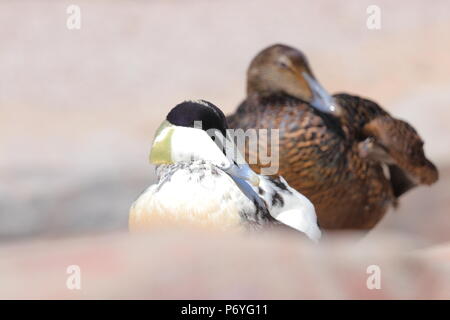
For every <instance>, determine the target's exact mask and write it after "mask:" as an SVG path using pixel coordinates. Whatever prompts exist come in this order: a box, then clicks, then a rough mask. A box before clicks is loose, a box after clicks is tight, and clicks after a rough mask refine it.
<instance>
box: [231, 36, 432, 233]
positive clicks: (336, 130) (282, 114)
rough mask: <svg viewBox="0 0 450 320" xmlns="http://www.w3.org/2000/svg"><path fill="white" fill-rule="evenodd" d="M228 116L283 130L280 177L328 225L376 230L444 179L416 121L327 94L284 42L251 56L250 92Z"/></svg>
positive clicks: (240, 123) (239, 124) (237, 124)
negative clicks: (393, 210) (406, 198)
mask: <svg viewBox="0 0 450 320" xmlns="http://www.w3.org/2000/svg"><path fill="white" fill-rule="evenodd" d="M227 120H228V123H229V125H230V128H234V129H236V128H241V129H244V130H246V129H260V128H276V129H279V130H280V141H279V146H278V147H279V151H280V159H279V162H280V170H279V174H280V175H282V176H284V177H285V178H286V180H287V182H288V183H289V184H290V185H291V186H292V187H293V188H295V189H296V190H298V191H299V192H301V193H302V194H304V195H305V196H306V197H308V198H309V199H310V200H311V201H312V202H313V203H314V205H315V208H316V212H317V217H318V221H319V224H320V226H321V228H324V229H359V230H368V229H371V228H373V227H374V226H375V225H376V224H377V223H378V222H379V221H380V219H381V218H382V217H383V216H384V214H385V213H386V211H387V210H388V208H390V207H395V206H396V205H397V201H398V198H399V197H400V196H401V195H402V194H403V193H405V192H406V191H408V190H409V189H411V188H413V187H415V186H417V185H420V184H426V185H431V184H433V183H434V182H435V181H436V180H437V179H438V171H437V169H436V167H435V166H434V164H433V163H432V162H430V161H429V160H428V159H427V158H426V156H425V154H424V150H423V140H422V139H421V138H420V136H419V135H418V133H417V132H416V130H415V129H414V128H413V127H412V126H411V125H409V124H408V123H407V122H405V121H402V120H399V119H396V118H394V117H392V116H391V115H390V114H389V113H388V112H386V111H385V110H383V109H382V108H381V107H380V106H379V105H378V104H376V103H375V102H373V101H370V100H368V99H364V98H361V97H358V96H353V95H349V94H345V93H341V94H335V95H333V96H331V95H329V94H328V93H327V91H326V90H325V89H324V88H323V87H322V86H321V85H320V83H319V82H318V81H317V79H316V77H315V76H314V75H313V73H312V71H311V68H310V66H309V64H308V62H307V59H306V57H305V55H304V54H303V53H302V52H300V51H299V50H297V49H295V48H292V47H289V46H286V45H280V44H278V45H273V46H271V47H268V48H266V49H264V50H263V51H261V52H260V53H259V54H258V55H257V56H256V57H255V58H254V59H253V61H252V62H251V64H250V66H249V68H248V71H247V97H246V99H245V100H244V102H242V103H241V104H240V106H239V107H238V109H237V111H236V112H235V113H234V114H232V115H230V116H229V117H228V118H227ZM268 144H269V145H270V142H268ZM253 156H254V155H253ZM246 157H247V158H248V157H249V151H248V150H247V151H246ZM250 166H251V167H252V169H253V170H255V171H256V172H259V169H260V168H261V167H263V165H262V164H261V162H259V161H258V163H255V164H252V163H250Z"/></svg>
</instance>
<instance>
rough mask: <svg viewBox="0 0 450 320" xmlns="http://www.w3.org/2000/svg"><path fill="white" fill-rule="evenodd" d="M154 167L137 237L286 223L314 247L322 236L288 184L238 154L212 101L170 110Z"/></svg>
mask: <svg viewBox="0 0 450 320" xmlns="http://www.w3.org/2000/svg"><path fill="white" fill-rule="evenodd" d="M230 150H231V151H232V152H227V151H230ZM230 155H234V158H231V157H230ZM150 161H151V163H153V164H155V165H156V166H157V167H156V172H157V177H158V181H157V183H156V184H154V185H152V186H150V187H149V188H148V189H147V190H146V191H145V192H144V193H143V194H142V195H141V196H140V197H139V198H138V199H137V200H136V202H135V203H134V204H133V205H132V207H131V209H130V215H129V227H130V230H131V231H134V230H141V229H148V228H151V227H155V226H159V225H162V224H171V223H172V224H181V225H197V226H205V227H212V228H217V229H220V230H243V229H244V230H248V229H262V228H264V227H270V226H275V225H280V224H284V225H287V226H289V227H291V228H293V229H296V230H298V231H301V232H303V233H304V234H306V236H308V237H309V238H310V239H312V240H314V241H317V240H318V239H319V238H320V236H321V232H320V230H319V228H318V226H317V222H316V214H315V210H314V206H313V204H312V203H311V202H310V201H309V200H308V199H307V198H306V197H304V196H303V195H301V194H300V193H298V192H297V191H295V190H294V189H292V188H291V187H290V186H289V185H288V184H287V183H286V182H285V180H284V179H283V178H281V177H268V176H261V175H257V174H256V173H255V172H253V171H252V170H251V169H250V167H249V166H248V165H247V164H246V163H245V161H243V158H242V159H241V158H239V153H238V152H237V151H236V150H235V149H234V143H233V142H232V139H231V138H230V132H229V130H228V125H227V122H226V118H225V115H224V114H223V113H222V111H221V110H220V109H219V108H217V107H216V106H214V105H213V104H211V103H209V102H207V101H203V100H200V101H186V102H183V103H181V104H179V105H177V106H176V107H174V108H173V109H172V110H171V111H170V112H169V114H168V115H167V118H166V120H165V121H164V122H163V123H162V124H161V126H160V127H159V129H158V130H157V132H156V135H155V138H154V142H153V146H152V149H151V153H150Z"/></svg>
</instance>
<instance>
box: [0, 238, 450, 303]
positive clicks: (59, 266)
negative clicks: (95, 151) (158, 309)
mask: <svg viewBox="0 0 450 320" xmlns="http://www.w3.org/2000/svg"><path fill="white" fill-rule="evenodd" d="M417 246H423V247H426V243H421V242H418V241H413V240H412V239H411V238H398V237H392V236H389V235H383V236H382V237H378V238H376V239H375V238H370V239H369V238H362V239H361V237H360V236H358V235H346V236H344V235H341V236H337V235H329V236H328V237H327V238H326V239H325V240H324V242H323V243H322V244H320V245H313V244H310V243H307V242H303V241H302V240H300V238H299V237H297V235H296V234H260V235H239V236H238V235H234V234H213V233H208V232H204V231H201V232H200V231H198V230H176V229H167V230H155V231H154V232H153V233H150V234H142V235H130V234H128V233H118V234H109V235H104V236H95V237H83V238H74V239H47V240H41V241H38V242H33V243H20V244H10V245H3V246H2V247H1V248H0V284H1V285H0V298H2V299H16V298H26V299H37V298H43V299H48V298H50V299H80V298H87V299H119V298H124V299H131V298H133V299H317V298H329V299H347V298H358V299H391V298H397V299H429V298H435V299H449V298H450V244H449V245H441V246H440V247H436V248H432V249H421V250H419V251H417V250H412V248H415V247H417ZM70 265H78V266H79V267H80V268H81V290H69V289H67V287H66V281H67V278H68V277H69V275H68V274H67V273H66V269H67V267H68V266H70ZM370 265H377V266H379V267H380V270H381V289H380V290H369V289H368V288H367V285H366V282H367V278H368V277H369V276H370V275H369V274H367V272H366V271H367V268H368V266H370Z"/></svg>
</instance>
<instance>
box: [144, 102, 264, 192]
mask: <svg viewBox="0 0 450 320" xmlns="http://www.w3.org/2000/svg"><path fill="white" fill-rule="evenodd" d="M227 130H228V124H227V121H226V118H225V115H224V114H223V112H222V111H221V110H220V109H219V108H218V107H216V106H215V105H213V104H212V103H210V102H207V101H204V100H198V101H185V102H182V103H180V104H178V105H177V106H175V107H174V108H173V109H172V110H171V111H170V112H169V114H168V115H167V118H166V120H164V121H163V123H162V124H161V126H160V127H159V129H158V130H157V131H156V135H155V138H154V141H153V145H152V149H151V152H150V162H151V163H153V164H155V165H161V164H176V163H181V162H192V161H197V160H202V161H206V162H209V163H211V164H213V165H215V166H216V167H218V168H219V169H221V170H223V171H225V172H226V173H228V174H229V175H230V176H232V177H233V178H237V179H241V180H247V181H248V182H250V183H251V184H253V185H255V186H257V185H258V184H259V178H258V176H257V174H256V173H254V172H253V171H252V170H251V169H250V167H249V166H248V165H247V164H246V163H245V160H244V159H243V158H242V156H241V155H240V153H239V151H238V150H237V149H236V148H235V144H234V142H233V139H231V138H230V136H229V133H228V132H227Z"/></svg>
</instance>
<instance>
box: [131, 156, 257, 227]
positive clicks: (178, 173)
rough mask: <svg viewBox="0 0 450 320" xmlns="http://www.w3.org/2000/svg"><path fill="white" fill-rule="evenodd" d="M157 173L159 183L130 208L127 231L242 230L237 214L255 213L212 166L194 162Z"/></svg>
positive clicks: (235, 188) (224, 174)
mask: <svg viewBox="0 0 450 320" xmlns="http://www.w3.org/2000/svg"><path fill="white" fill-rule="evenodd" d="M159 170H160V172H159V181H158V183H157V184H155V185H152V186H150V187H149V188H148V189H147V190H146V191H145V192H144V193H143V194H142V195H141V196H140V197H139V198H138V199H137V200H136V202H135V203H134V204H133V206H132V207H131V210H130V220H129V225H130V230H137V229H147V228H149V227H155V226H160V225H163V224H164V225H165V224H181V225H195V226H202V227H208V228H218V229H222V230H229V229H241V228H243V223H242V222H243V221H242V218H241V214H240V213H242V212H252V211H253V212H254V211H256V208H255V206H254V204H253V203H252V202H251V201H250V200H249V199H248V198H247V197H246V196H245V195H244V194H243V193H242V192H241V190H240V189H239V188H238V187H237V186H236V184H235V183H234V181H233V180H232V179H231V178H230V177H229V176H228V175H227V174H226V173H225V172H223V171H221V170H219V169H217V168H216V167H214V166H213V165H211V164H208V163H204V162H193V163H190V164H186V163H185V164H177V165H172V166H164V167H162V168H160V169H159Z"/></svg>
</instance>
